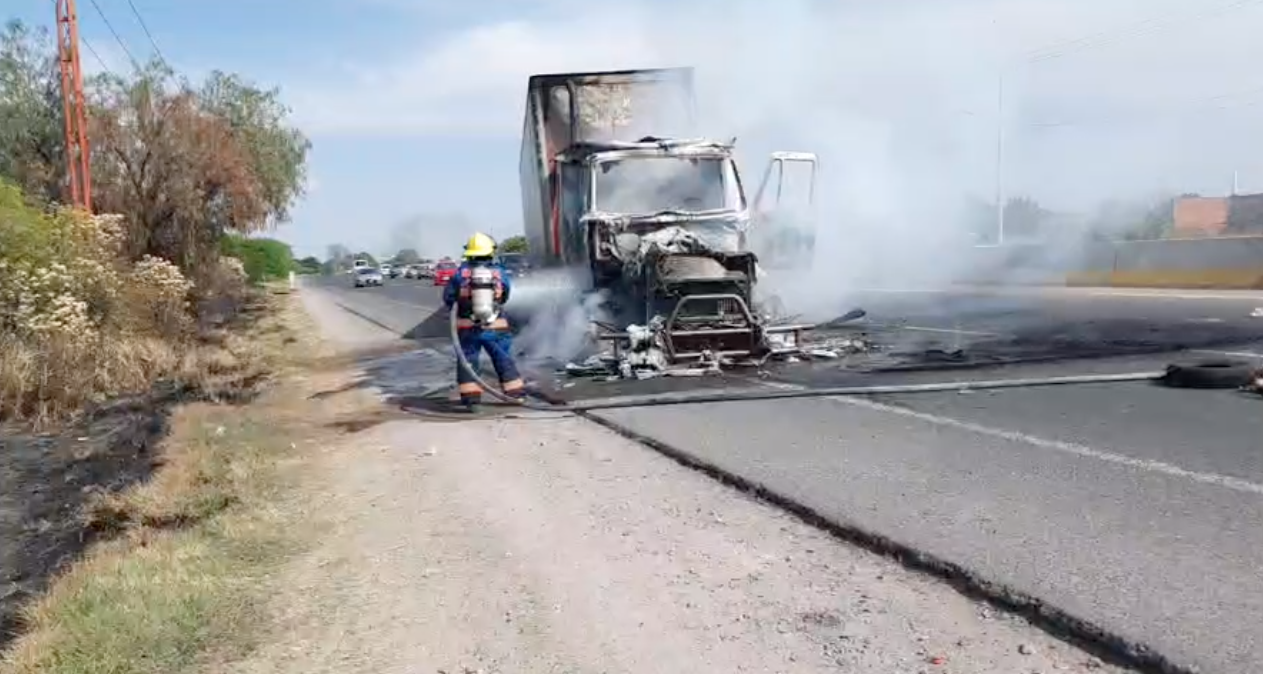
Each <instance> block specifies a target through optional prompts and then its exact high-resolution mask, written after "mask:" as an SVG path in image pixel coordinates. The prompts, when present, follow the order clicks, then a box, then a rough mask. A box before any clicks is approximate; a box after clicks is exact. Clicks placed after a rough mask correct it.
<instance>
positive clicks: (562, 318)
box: [509, 270, 605, 363]
mask: <svg viewBox="0 0 1263 674" xmlns="http://www.w3.org/2000/svg"><path fill="white" fill-rule="evenodd" d="M590 285H591V284H590V282H589V281H588V280H587V279H586V278H584V276H583V275H582V274H581V273H578V272H576V271H573V270H547V271H536V272H534V273H531V274H530V275H528V276H524V277H518V278H516V279H514V283H513V292H512V293H511V295H510V297H509V306H510V307H511V313H512V315H513V316H515V317H520V318H521V319H525V320H526V324H525V326H524V327H523V328H522V330H521V331H520V332H519V333H518V335H517V337H516V338H515V339H514V346H515V349H516V350H517V352H518V353H520V354H522V356H523V359H524V361H526V362H536V363H539V362H550V361H554V362H555V361H567V360H570V359H572V358H574V357H575V356H576V355H578V354H580V353H582V352H584V351H585V350H587V349H588V348H590V347H591V346H593V343H592V340H591V337H590V335H591V333H592V330H591V327H592V321H594V320H597V321H599V320H603V319H604V318H605V317H604V316H603V315H602V313H601V310H600V305H601V304H602V302H603V301H604V299H605V298H604V296H603V295H602V294H599V293H593V292H588V289H589V287H590Z"/></svg>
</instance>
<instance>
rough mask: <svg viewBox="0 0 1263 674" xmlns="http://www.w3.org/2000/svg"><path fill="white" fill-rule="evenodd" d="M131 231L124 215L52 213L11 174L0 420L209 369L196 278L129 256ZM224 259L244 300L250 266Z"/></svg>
mask: <svg viewBox="0 0 1263 674" xmlns="http://www.w3.org/2000/svg"><path fill="white" fill-rule="evenodd" d="M122 234H123V228H122V226H121V223H120V219H119V218H116V217H109V216H95V217H89V216H86V215H84V214H83V213H80V212H75V211H70V210H60V211H57V212H54V213H52V214H44V213H41V212H40V211H38V210H36V209H34V208H32V207H30V206H27V205H26V204H24V203H23V197H22V194H21V193H20V192H19V191H18V190H17V189H16V188H15V187H13V186H12V185H6V184H4V183H2V182H0V250H3V251H4V254H3V255H0V317H3V318H2V319H0V417H3V418H8V419H19V420H29V421H33V422H35V423H36V424H39V425H45V424H48V423H49V422H54V421H58V420H61V419H65V418H67V417H72V416H74V415H75V414H76V413H78V412H81V411H83V410H85V409H86V408H87V406H88V405H89V404H91V403H99V402H103V401H105V400H107V399H109V398H111V397H113V396H117V395H120V394H125V393H136V392H141V391H145V390H147V389H148V388H149V387H150V386H152V385H153V384H154V382H156V381H158V380H160V379H170V380H173V381H178V382H189V383H196V382H197V381H198V380H200V378H201V377H203V376H204V375H205V374H207V373H205V372H204V371H203V370H204V366H205V365H206V364H207V363H205V362H204V361H203V360H202V358H201V356H202V355H203V350H202V349H200V348H199V347H198V340H199V338H200V337H202V336H201V335H199V334H197V331H195V329H194V328H195V322H194V313H193V312H192V310H191V307H190V299H189V298H190V291H192V289H193V284H192V282H190V281H189V280H187V279H186V278H185V276H184V274H183V273H182V272H181V270H180V269H179V267H177V266H175V265H174V264H172V263H170V262H168V261H167V260H165V259H162V258H158V257H153V256H149V255H145V256H142V257H140V258H139V259H138V260H135V261H132V260H131V259H129V258H128V257H127V256H126V255H124V254H123V251H122V245H121V238H122ZM217 267H218V268H217V269H216V270H214V274H213V277H214V282H215V287H216V292H217V293H219V294H220V295H221V297H225V298H230V299H231V300H232V301H234V302H239V301H240V300H241V299H242V298H244V297H245V294H246V292H247V287H246V283H245V276H244V274H243V273H242V272H241V268H240V265H233V264H231V263H226V262H221V263H219V264H218V265H217ZM204 276H212V275H211V274H204Z"/></svg>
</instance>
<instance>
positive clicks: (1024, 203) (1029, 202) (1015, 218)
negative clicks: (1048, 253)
mask: <svg viewBox="0 0 1263 674" xmlns="http://www.w3.org/2000/svg"><path fill="white" fill-rule="evenodd" d="M1050 215H1051V213H1050V212H1049V211H1048V210H1046V209H1044V207H1043V206H1040V205H1039V202H1038V201H1035V200H1034V199H1032V198H1031V197H1014V198H1012V199H1009V200H1008V201H1006V202H1005V204H1004V235H1005V237H1008V236H1013V237H1014V238H1024V239H1033V238H1038V237H1040V235H1042V234H1043V225H1044V224H1046V222H1047V221H1048V217H1049V216H1050Z"/></svg>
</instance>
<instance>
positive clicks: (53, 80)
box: [0, 21, 66, 202]
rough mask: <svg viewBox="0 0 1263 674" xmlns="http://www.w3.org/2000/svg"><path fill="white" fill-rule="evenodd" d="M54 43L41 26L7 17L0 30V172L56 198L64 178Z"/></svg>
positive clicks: (23, 186) (39, 196)
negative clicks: (0, 31) (30, 26)
mask: <svg viewBox="0 0 1263 674" xmlns="http://www.w3.org/2000/svg"><path fill="white" fill-rule="evenodd" d="M62 119H63V116H62V107H61V82H60V79H59V75H58V66H57V57H56V45H55V43H54V42H53V39H52V37H51V36H50V35H49V32H48V30H46V29H43V28H41V29H37V30H32V29H30V28H28V27H27V26H26V25H24V24H23V23H22V22H21V21H10V22H9V23H8V24H7V25H6V26H5V30H4V33H3V34H2V35H0V176H2V177H6V178H8V179H9V180H12V181H13V182H14V183H16V184H17V185H18V187H20V188H21V189H22V190H23V191H24V192H26V194H27V195H29V196H31V197H34V198H36V199H40V200H44V201H49V202H51V201H55V200H57V199H59V198H60V197H61V196H62V194H61V192H62V185H63V184H64V182H65V178H66V160H65V157H66V148H65V142H64V134H63V129H64V124H63V121H62Z"/></svg>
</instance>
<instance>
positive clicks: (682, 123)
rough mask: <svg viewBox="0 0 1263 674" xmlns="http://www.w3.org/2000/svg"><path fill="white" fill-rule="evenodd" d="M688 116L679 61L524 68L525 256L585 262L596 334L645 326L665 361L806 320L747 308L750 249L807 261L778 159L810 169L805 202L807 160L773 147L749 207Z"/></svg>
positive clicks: (711, 353) (785, 342) (717, 150)
mask: <svg viewBox="0 0 1263 674" xmlns="http://www.w3.org/2000/svg"><path fill="white" fill-rule="evenodd" d="M694 117H695V112H694V98H693V74H692V69H691V68H671V69H658V70H632V71H617V72H599V73H574V74H560V75H536V76H533V77H531V78H530V82H529V85H528V88H527V102H526V115H525V123H524V126H523V133H522V153H521V166H520V170H521V179H522V203H523V220H524V225H525V233H526V236H527V239H528V242H529V247H530V251H531V252H530V255H531V257H532V262H533V263H534V264H536V265H538V266H540V267H543V268H548V267H554V268H556V267H564V268H570V269H577V270H584V271H585V272H586V274H585V276H586V277H587V279H588V280H589V282H590V288H591V289H592V290H595V291H602V292H604V293H605V295H606V298H607V308H608V309H609V310H611V312H612V313H613V315H614V316H615V317H616V320H617V321H618V323H619V327H618V328H617V329H616V330H613V331H611V332H610V333H608V334H605V335H602V338H605V339H611V340H615V341H616V342H617V341H631V342H633V347H634V346H635V344H634V342H636V341H637V335H646V334H652V335H653V336H654V339H658V340H660V341H661V343H660V345H659V346H661V347H662V349H663V350H664V351H665V352H666V355H667V359H668V360H669V361H670V362H672V363H675V362H687V361H690V360H698V359H703V358H707V357H715V358H729V359H737V358H743V357H749V356H759V355H762V354H767V353H774V352H776V351H778V350H780V351H792V350H794V349H796V348H797V346H796V345H797V343H798V341H799V340H798V337H799V335H800V334H801V332H802V331H803V330H806V329H808V328H809V327H810V326H806V325H784V326H770V325H767V324H766V322H765V320H764V318H763V317H761V316H760V315H759V314H758V312H757V311H755V310H754V309H753V308H752V306H753V304H754V297H755V295H754V290H755V284H756V283H757V280H758V276H759V273H760V271H761V270H760V267H761V266H762V265H760V262H759V258H758V256H756V253H765V254H766V255H767V257H769V258H770V259H771V261H773V262H774V265H773V266H774V267H784V266H794V265H796V266H799V267H801V266H803V265H810V263H811V259H810V258H811V254H812V253H813V252H814V222H813V221H812V220H811V219H810V218H808V219H807V221H806V222H805V224H806V227H803V226H802V225H803V224H804V221H803V220H802V219H801V218H799V219H794V218H786V217H784V216H783V214H781V213H780V211H781V207H782V206H783V204H782V202H781V195H782V191H783V190H782V187H783V183H784V180H785V169H786V164H789V163H798V164H800V165H804V166H806V167H807V168H808V169H809V170H810V178H809V180H810V187H809V191H808V196H807V199H808V203H807V205H808V206H811V205H812V202H813V201H814V196H815V195H814V192H815V172H816V157H815V155H812V154H808V153H775V154H774V155H773V156H772V161H771V163H770V164H769V166H768V170H767V171H766V173H765V174H764V178H763V183H762V184H761V186H760V188H759V191H758V194H757V196H756V198H755V200H754V203H755V204H756V207H755V208H751V205H750V202H749V201H748V200H747V198H746V193H745V189H744V186H743V184H742V181H741V174H740V171H739V170H738V167H737V162H736V161H735V158H734V152H733V150H734V142H719V141H715V140H710V139H705V138H694V137H692V131H693V126H694ZM665 133H677V134H679V135H676V136H669V135H664V134H665ZM773 179H775V181H776V183H775V190H774V196H775V201H776V203H775V204H774V208H773V209H767V208H764V207H763V202H764V201H765V197H771V196H773V191H771V190H769V186H770V185H772V180H773ZM799 215H801V214H799ZM765 223H773V225H774V226H773V225H769V228H770V229H774V230H775V231H770V230H769V231H761V227H762V226H763V225H764V224H765ZM786 223H792V224H793V225H794V227H791V228H790V229H795V231H788V230H787V229H786V228H785V227H784V226H783V225H786ZM765 229H766V228H765ZM787 232H788V233H787ZM795 232H797V233H795ZM803 232H806V233H807V234H805V235H804V234H803ZM752 242H753V243H754V244H755V245H753V246H752V245H751V243H752ZM787 242H788V243H787ZM629 326H632V327H629ZM633 328H634V329H633ZM645 328H649V330H648V331H647V330H646V329H645ZM771 335H780V337H778V338H776V339H770V336H771ZM774 342H775V343H777V344H779V346H777V347H774V346H773V343H774Z"/></svg>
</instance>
